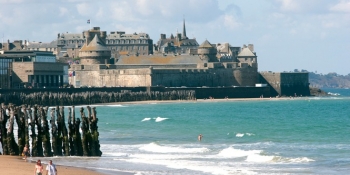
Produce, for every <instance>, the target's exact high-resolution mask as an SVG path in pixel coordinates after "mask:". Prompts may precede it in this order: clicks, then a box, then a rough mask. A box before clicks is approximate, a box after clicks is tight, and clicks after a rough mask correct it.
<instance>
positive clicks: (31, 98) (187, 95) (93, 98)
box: [0, 89, 196, 113]
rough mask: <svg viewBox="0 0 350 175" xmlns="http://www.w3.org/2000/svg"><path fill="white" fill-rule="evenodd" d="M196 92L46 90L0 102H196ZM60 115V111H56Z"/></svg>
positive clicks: (4, 97)
mask: <svg viewBox="0 0 350 175" xmlns="http://www.w3.org/2000/svg"><path fill="white" fill-rule="evenodd" d="M72 91H73V90H72ZM195 99H196V92H195V91H194V90H172V91H164V92H162V91H150V92H147V91H140V92H132V91H130V90H121V92H105V91H96V90H95V91H84V92H79V91H77V92H74V91H73V92H71V93H69V92H51V91H49V90H44V89H43V91H40V92H32V93H28V94H27V93H22V92H11V93H9V92H8V93H0V102H5V103H10V102H11V103H13V104H15V105H21V104H28V105H32V106H34V105H36V104H38V105H48V106H63V105H70V106H71V105H84V104H85V105H88V104H96V103H114V102H129V101H147V100H195ZM56 113H59V110H56Z"/></svg>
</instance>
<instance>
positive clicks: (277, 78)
mask: <svg viewBox="0 0 350 175" xmlns="http://www.w3.org/2000/svg"><path fill="white" fill-rule="evenodd" d="M259 79H260V82H261V83H263V84H268V85H269V86H270V87H272V88H271V95H273V96H276V95H281V94H282V93H281V88H280V87H281V86H280V83H281V74H280V73H275V72H260V74H259Z"/></svg>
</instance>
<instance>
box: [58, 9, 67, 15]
mask: <svg viewBox="0 0 350 175" xmlns="http://www.w3.org/2000/svg"><path fill="white" fill-rule="evenodd" d="M59 10H60V14H59V16H65V15H67V14H68V9H67V8H65V7H59Z"/></svg>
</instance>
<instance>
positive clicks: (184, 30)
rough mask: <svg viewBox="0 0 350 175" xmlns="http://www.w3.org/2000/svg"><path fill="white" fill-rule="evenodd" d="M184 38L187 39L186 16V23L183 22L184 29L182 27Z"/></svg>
mask: <svg viewBox="0 0 350 175" xmlns="http://www.w3.org/2000/svg"><path fill="white" fill-rule="evenodd" d="M182 38H183V39H186V38H187V36H186V25H185V18H184V24H183V29H182Z"/></svg>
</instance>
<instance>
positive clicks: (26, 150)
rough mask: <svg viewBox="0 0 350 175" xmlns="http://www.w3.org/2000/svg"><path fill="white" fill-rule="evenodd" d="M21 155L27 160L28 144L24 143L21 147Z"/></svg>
mask: <svg viewBox="0 0 350 175" xmlns="http://www.w3.org/2000/svg"><path fill="white" fill-rule="evenodd" d="M22 155H23V156H24V158H23V159H24V161H26V160H27V157H28V156H29V148H28V145H27V144H25V146H24V148H23V152H22Z"/></svg>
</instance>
